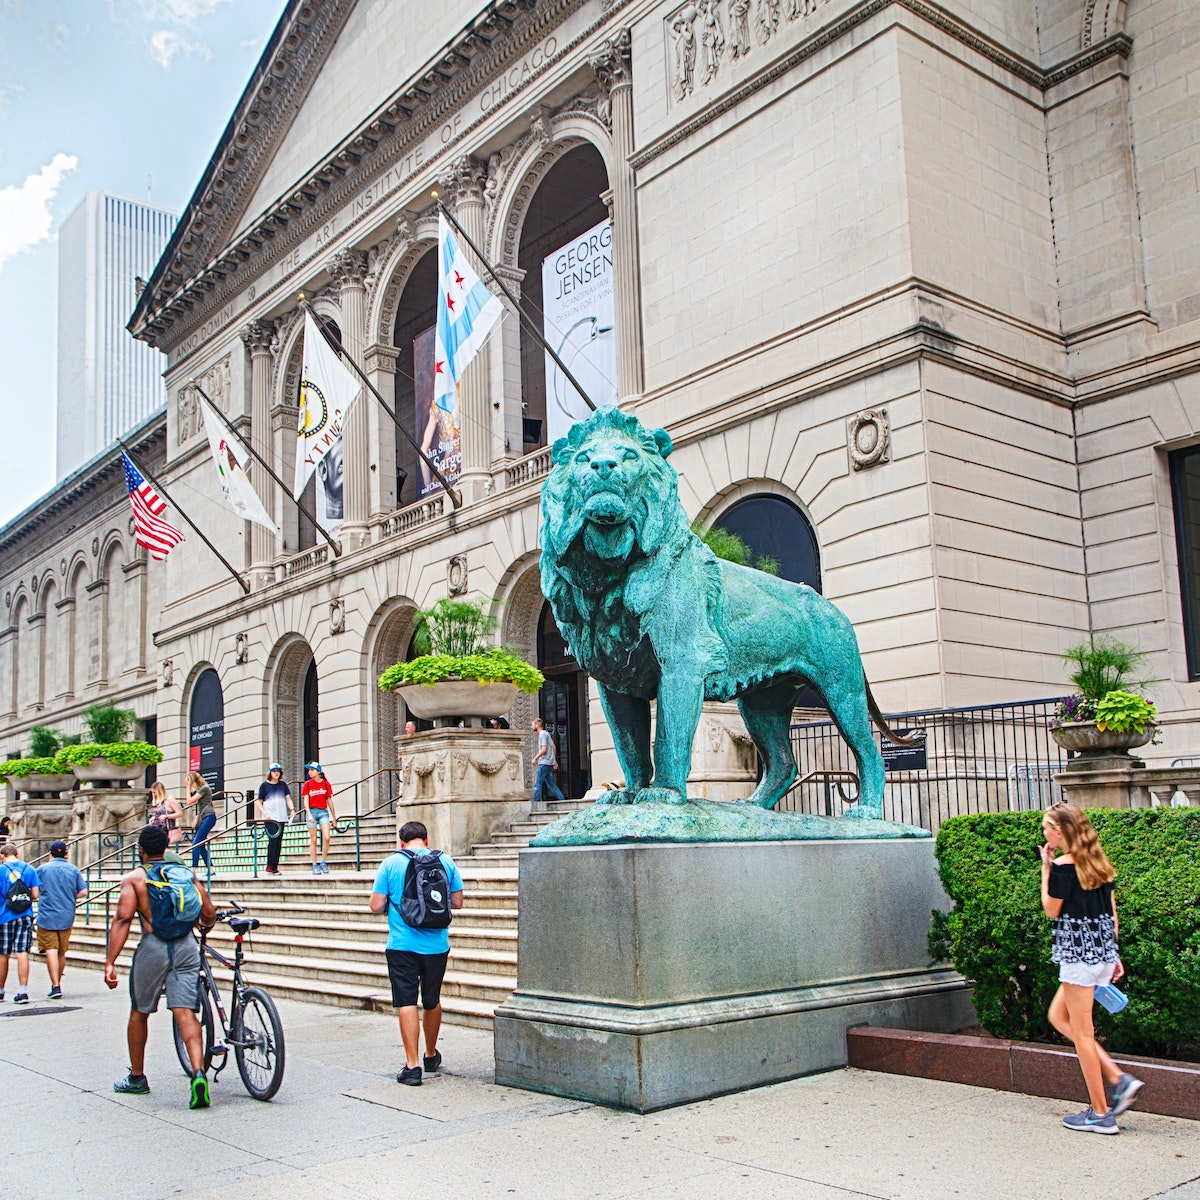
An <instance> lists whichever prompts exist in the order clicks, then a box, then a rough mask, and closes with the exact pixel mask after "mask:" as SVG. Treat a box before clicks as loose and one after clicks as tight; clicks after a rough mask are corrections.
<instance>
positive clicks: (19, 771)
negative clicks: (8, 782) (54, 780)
mask: <svg viewBox="0 0 1200 1200" xmlns="http://www.w3.org/2000/svg"><path fill="white" fill-rule="evenodd" d="M55 762H56V760H55V759H54V758H45V757H39V758H9V759H6V760H5V761H4V762H0V775H7V776H9V777H10V778H12V779H27V778H28V777H29V776H30V775H57V774H59V772H58V771H57V770H56V769H55ZM63 773H64V774H65V772H63Z"/></svg>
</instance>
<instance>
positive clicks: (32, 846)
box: [8, 792, 72, 861]
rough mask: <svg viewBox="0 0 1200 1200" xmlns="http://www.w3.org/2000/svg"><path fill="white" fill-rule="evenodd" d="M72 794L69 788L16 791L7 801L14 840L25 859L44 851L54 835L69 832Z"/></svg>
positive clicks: (47, 848)
mask: <svg viewBox="0 0 1200 1200" xmlns="http://www.w3.org/2000/svg"><path fill="white" fill-rule="evenodd" d="M71 797H72V793H71V792H60V793H58V794H57V795H45V794H41V793H39V794H37V795H28V794H26V793H18V794H17V795H16V796H15V798H14V799H13V800H12V801H10V803H9V806H8V815H9V816H10V817H11V818H12V823H13V840H14V841H15V842H16V843H17V845H18V846H20V848H21V853H22V855H23V856H24V858H25V860H26V861H29V860H31V859H34V858H37V857H38V856H40V855H42V854H45V853H47V851H48V850H49V848H50V843H51V842H52V841H54V840H55V838H68V837H70V836H71Z"/></svg>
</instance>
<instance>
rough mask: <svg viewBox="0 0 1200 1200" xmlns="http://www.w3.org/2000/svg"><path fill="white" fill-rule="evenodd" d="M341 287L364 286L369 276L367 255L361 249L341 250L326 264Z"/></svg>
mask: <svg viewBox="0 0 1200 1200" xmlns="http://www.w3.org/2000/svg"><path fill="white" fill-rule="evenodd" d="M326 266H327V268H328V270H329V273H330V274H331V275H332V276H333V277H334V279H335V280H336V281H337V285H338V287H339V288H351V287H362V286H363V285H364V280H365V279H366V277H367V256H366V255H365V254H363V253H362V252H361V251H359V250H339V251H338V252H337V253H336V254H335V255H334V256H333V257H332V258H331V259H330V260H329V262H328V263H327V264H326Z"/></svg>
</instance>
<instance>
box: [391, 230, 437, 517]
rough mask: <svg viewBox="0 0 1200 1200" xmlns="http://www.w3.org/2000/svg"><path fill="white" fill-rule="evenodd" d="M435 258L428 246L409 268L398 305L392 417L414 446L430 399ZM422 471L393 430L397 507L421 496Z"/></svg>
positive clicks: (401, 436) (402, 438)
mask: <svg viewBox="0 0 1200 1200" xmlns="http://www.w3.org/2000/svg"><path fill="white" fill-rule="evenodd" d="M436 294H437V254H436V252H435V251H434V249H433V248H432V247H430V249H429V251H428V252H427V253H426V254H425V255H424V256H423V257H422V258H421V259H420V261H419V262H418V263H417V265H416V266H415V267H414V268H413V270H412V273H411V274H410V275H409V277H408V280H407V282H406V283H405V285H404V291H403V292H401V293H400V302H399V303H398V304H397V306H396V327H395V338H394V341H393V345H395V347H396V350H397V352H398V357H397V359H396V418H397V420H399V422H400V424H401V425H402V426H403V428H404V429H405V430H406V431H407V432H408V434H409V437H411V438H413V439H414V440H415V441H416V442H417V443H418V444H419V443H421V440H422V438H423V437H424V435H425V431H426V426H427V425H428V421H429V405H430V404H431V402H432V400H433V375H432V371H433V331H434V325H435V323H436V321H437V314H436V312H435V310H434V299H435V298H436ZM422 482H423V480H422V475H421V470H420V468H419V467H418V465H417V452H416V450H414V449H413V446H412V442H410V441H409V440H408V438H406V437H405V436H404V434H403V433H401V432H400V430H399V429H397V430H396V507H397V508H403V507H404V505H406V504H412V503H413V501H415V500H419V499H420V498H421V487H422Z"/></svg>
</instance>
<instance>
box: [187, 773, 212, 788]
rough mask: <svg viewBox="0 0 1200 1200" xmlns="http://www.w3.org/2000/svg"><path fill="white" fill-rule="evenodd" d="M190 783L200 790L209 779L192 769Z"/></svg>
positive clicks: (189, 775) (189, 777)
mask: <svg viewBox="0 0 1200 1200" xmlns="http://www.w3.org/2000/svg"><path fill="white" fill-rule="evenodd" d="M188 783H189V784H191V786H192V787H193V788H194V789H195V790H196V791H199V790H200V789H201V788H202V787H204V785H205V783H207V780H206V779H205V778H204V776H203V775H201V774H200V772H199V771H190V772H189V773H188Z"/></svg>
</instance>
